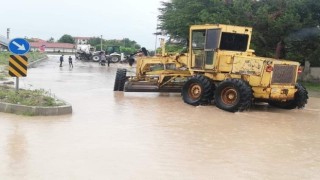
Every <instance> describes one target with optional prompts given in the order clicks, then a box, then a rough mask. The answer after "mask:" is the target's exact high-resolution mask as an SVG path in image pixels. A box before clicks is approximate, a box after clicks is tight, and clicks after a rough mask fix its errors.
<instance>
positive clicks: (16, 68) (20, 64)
mask: <svg viewBox="0 0 320 180" xmlns="http://www.w3.org/2000/svg"><path fill="white" fill-rule="evenodd" d="M8 48H9V51H10V52H12V53H13V54H14V55H10V59H9V75H10V76H12V77H16V91H17V92H18V90H19V77H26V76H27V66H28V58H27V57H26V56H23V55H24V54H26V53H28V52H29V50H30V44H29V42H28V41H27V40H25V39H23V38H15V39H12V40H11V41H10V42H9V45H8Z"/></svg>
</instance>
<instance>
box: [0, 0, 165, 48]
mask: <svg viewBox="0 0 320 180" xmlns="http://www.w3.org/2000/svg"><path fill="white" fill-rule="evenodd" d="M159 7H160V0H143V1H134V0H105V1H103V0H88V1H84V0H3V1H1V6H0V17H1V23H0V35H3V36H6V30H7V28H10V29H11V34H10V38H15V37H25V36H26V37H28V38H31V37H37V38H41V39H44V40H48V39H49V38H50V37H53V38H54V39H55V40H57V39H59V38H60V37H61V36H62V35H63V34H70V35H72V36H86V37H91V36H96V37H97V36H100V35H103V38H104V39H122V38H129V39H131V40H135V41H136V42H137V43H138V44H140V45H141V46H145V47H146V48H147V49H151V50H152V49H154V47H155V35H153V34H152V33H154V32H155V31H156V24H157V16H158V15H159V11H158V8H159ZM158 42H159V41H158ZM157 46H159V45H158V44H157Z"/></svg>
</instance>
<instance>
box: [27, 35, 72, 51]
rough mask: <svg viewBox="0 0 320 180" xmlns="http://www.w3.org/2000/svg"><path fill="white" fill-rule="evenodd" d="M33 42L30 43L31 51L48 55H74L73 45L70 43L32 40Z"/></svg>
mask: <svg viewBox="0 0 320 180" xmlns="http://www.w3.org/2000/svg"><path fill="white" fill-rule="evenodd" d="M32 40H33V41H34V42H30V46H31V50H32V51H42V52H49V53H75V51H76V48H75V45H74V44H70V43H53V42H47V41H45V40H42V39H38V38H33V39H32Z"/></svg>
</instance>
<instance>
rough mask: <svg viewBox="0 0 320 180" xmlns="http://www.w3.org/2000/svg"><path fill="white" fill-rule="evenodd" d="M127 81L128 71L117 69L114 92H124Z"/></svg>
mask: <svg viewBox="0 0 320 180" xmlns="http://www.w3.org/2000/svg"><path fill="white" fill-rule="evenodd" d="M126 80H127V70H126V69H117V74H116V78H115V81H114V87H113V91H123V90H124V84H125V83H126Z"/></svg>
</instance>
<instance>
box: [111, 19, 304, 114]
mask: <svg viewBox="0 0 320 180" xmlns="http://www.w3.org/2000/svg"><path fill="white" fill-rule="evenodd" d="M251 34H252V28H250V27H241V26H232V25H221V24H215V25H194V26H191V27H190V39H189V40H190V42H189V51H188V52H187V53H184V54H180V55H175V56H168V55H166V56H160V57H142V58H139V59H138V63H137V67H136V76H132V77H127V76H126V75H125V74H126V73H125V71H126V70H124V69H119V70H118V72H117V75H116V81H115V87H114V90H120V91H122V90H124V91H134V92H136V91H138V92H139V91H143V92H147V91H153V92H154V91H157V92H161V91H169V92H170V91H171V90H174V91H176V92H181V94H182V99H183V100H184V102H185V103H187V104H190V105H195V106H197V105H201V104H207V103H210V102H211V101H212V100H214V102H215V104H216V106H217V107H218V108H220V109H223V110H226V111H230V112H235V111H243V110H246V109H248V108H249V107H250V106H251V105H252V103H253V102H254V101H264V102H268V103H269V104H270V105H272V106H276V107H280V108H285V109H293V108H303V107H304V106H305V104H306V103H307V99H308V93H307V91H306V89H305V88H304V87H303V86H302V85H300V84H299V83H297V77H298V72H299V66H300V65H299V63H298V62H293V61H288V60H278V59H272V58H265V57H257V56H255V55H254V50H251V49H250V41H251ZM170 87H174V88H170Z"/></svg>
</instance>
